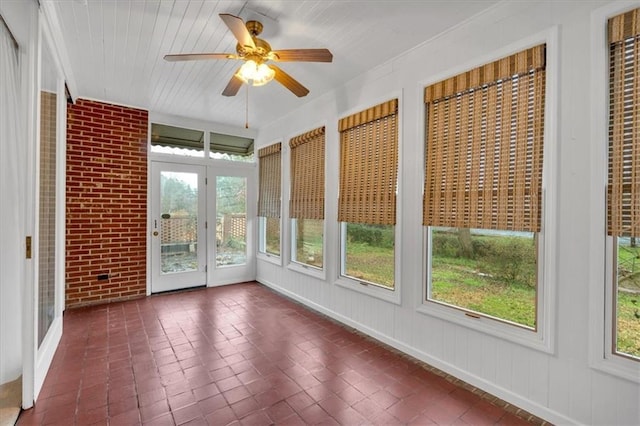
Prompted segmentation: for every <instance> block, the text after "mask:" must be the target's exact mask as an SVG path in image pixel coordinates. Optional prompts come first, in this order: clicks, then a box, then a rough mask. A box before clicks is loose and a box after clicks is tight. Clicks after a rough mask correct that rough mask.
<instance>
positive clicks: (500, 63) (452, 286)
mask: <svg viewBox="0 0 640 426" xmlns="http://www.w3.org/2000/svg"><path fill="white" fill-rule="evenodd" d="M545 58H546V45H544V44H542V45H538V46H535V47H532V48H529V49H526V50H524V51H521V52H518V53H516V54H513V55H511V56H509V57H506V58H502V59H500V60H497V61H495V62H493V63H491V64H487V65H484V66H481V67H478V68H475V69H473V70H470V71H468V72H465V73H463V74H460V75H457V76H455V77H452V78H450V79H447V80H444V81H442V82H439V83H436V84H433V85H431V86H429V87H427V88H426V89H425V105H426V108H425V110H426V111H425V112H426V143H425V183H424V188H425V193H424V200H423V202H424V205H423V224H424V225H425V226H426V227H427V235H428V238H427V244H428V246H427V248H428V250H427V252H428V253H429V255H430V258H429V259H428V262H427V264H428V265H429V269H428V271H427V291H426V302H427V303H428V302H435V303H438V304H440V305H445V306H448V307H452V308H454V309H459V310H463V311H465V312H466V313H467V316H469V317H472V318H480V317H488V318H492V319H498V320H500V321H501V322H506V323H508V324H512V325H518V326H522V327H525V328H527V329H531V330H537V328H538V323H539V321H538V312H537V308H538V300H539V297H538V278H539V277H540V276H541V274H538V270H539V269H540V268H541V265H540V263H541V262H539V261H538V260H539V259H542V247H540V246H539V245H538V244H537V239H538V238H539V236H540V234H541V229H542V226H541V222H542V201H543V197H542V175H543V173H542V163H543V161H542V160H543V158H542V153H543V134H544V105H545V102H544V99H545V78H546V73H545V62H546V59H545Z"/></svg>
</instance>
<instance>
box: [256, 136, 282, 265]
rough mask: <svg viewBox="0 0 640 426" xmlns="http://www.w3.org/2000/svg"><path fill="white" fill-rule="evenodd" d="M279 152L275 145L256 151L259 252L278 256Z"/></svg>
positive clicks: (279, 146) (278, 147) (279, 149)
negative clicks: (257, 158) (257, 160)
mask: <svg viewBox="0 0 640 426" xmlns="http://www.w3.org/2000/svg"><path fill="white" fill-rule="evenodd" d="M280 151H281V144H280V143H276V144H273V145H269V146H267V147H265V148H262V149H260V150H259V151H258V157H259V158H260V163H259V182H258V216H259V217H260V221H259V229H260V238H259V242H258V244H259V251H260V252H261V253H264V254H267V255H273V256H280V192H281V189H280V179H281V177H280V157H281V156H280Z"/></svg>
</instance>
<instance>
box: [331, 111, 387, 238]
mask: <svg viewBox="0 0 640 426" xmlns="http://www.w3.org/2000/svg"><path fill="white" fill-rule="evenodd" d="M397 111H398V100H397V99H393V100H390V101H387V102H384V103H382V104H379V105H376V106H374V107H371V108H369V109H367V110H364V111H361V112H359V113H356V114H353V115H350V116H348V117H344V118H342V119H341V120H340V121H339V123H338V130H339V131H340V195H339V198H338V221H340V222H351V223H369V224H380V225H395V223H396V186H397V175H398V124H397Z"/></svg>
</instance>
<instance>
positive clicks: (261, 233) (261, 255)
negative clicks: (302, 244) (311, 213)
mask: <svg viewBox="0 0 640 426" xmlns="http://www.w3.org/2000/svg"><path fill="white" fill-rule="evenodd" d="M278 143H279V144H281V145H280V217H279V218H277V219H278V223H279V227H278V234H279V240H278V243H279V250H280V254H279V255H276V254H273V253H268V252H267V251H266V245H267V217H266V216H257V215H256V218H257V220H258V226H257V230H258V245H257V247H258V250H257V253H256V257H257V259H258V260H264V261H267V262H269V263H273V264H274V265H278V266H282V249H283V246H284V244H283V238H282V236H283V234H284V232H283V229H282V211H283V208H282V201H283V197H282V194H283V192H282V187H283V184H284V179H283V161H284V158H285V154H284V150H285V144H284V143H283V142H282V141H281V140H275V141H272V142H270V143H268V144H265V145H264V146H261V147H260V148H257V147H256V148H254V152H256V153H257V161H256V162H255V164H256V173H257V185H256V186H257V189H258V199H259V193H260V154H259V152H260V149H262V148H266V147H269V146H271V145H275V144H278ZM258 199H256V201H255V202H256V203H257V202H258Z"/></svg>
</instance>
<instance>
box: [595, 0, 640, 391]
mask: <svg viewBox="0 0 640 426" xmlns="http://www.w3.org/2000/svg"><path fill="white" fill-rule="evenodd" d="M637 7H638V3H637V2H631V1H629V2H623V3H616V4H613V5H606V6H603V7H601V8H599V9H596V10H594V11H593V12H592V13H591V31H590V34H591V67H590V69H591V94H592V102H591V120H590V121H591V158H592V164H591V170H592V173H591V181H590V184H591V191H592V194H593V196H592V197H591V205H590V209H589V210H590V214H591V226H590V235H591V238H590V247H592V250H590V253H591V255H590V259H589V260H590V261H589V267H590V273H589V276H590V282H589V364H590V366H591V368H594V369H596V370H599V371H602V372H605V373H608V374H611V375H614V376H617V377H620V378H623V379H626V380H629V381H631V382H634V383H640V362H638V361H637V360H635V359H632V358H630V357H628V356H625V355H622V354H618V353H616V351H615V345H616V343H615V341H614V339H615V333H614V332H613V327H615V326H616V325H615V322H614V318H613V315H615V309H616V307H615V304H616V300H617V298H616V297H615V290H616V288H615V281H616V280H615V277H616V275H617V265H615V264H614V263H615V262H616V255H615V253H614V252H615V251H616V250H617V244H616V238H615V237H612V236H609V235H607V232H606V229H607V217H606V216H607V215H606V205H607V204H606V203H607V177H608V160H607V159H608V145H609V137H608V123H609V107H608V106H609V66H608V65H609V40H608V36H607V24H608V20H609V19H610V18H612V17H614V16H617V15H619V14H622V13H624V12H627V11H629V10H633V9H636V8H637ZM603 159H604V160H603ZM603 284H604V286H603ZM603 287H604V288H603Z"/></svg>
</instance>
